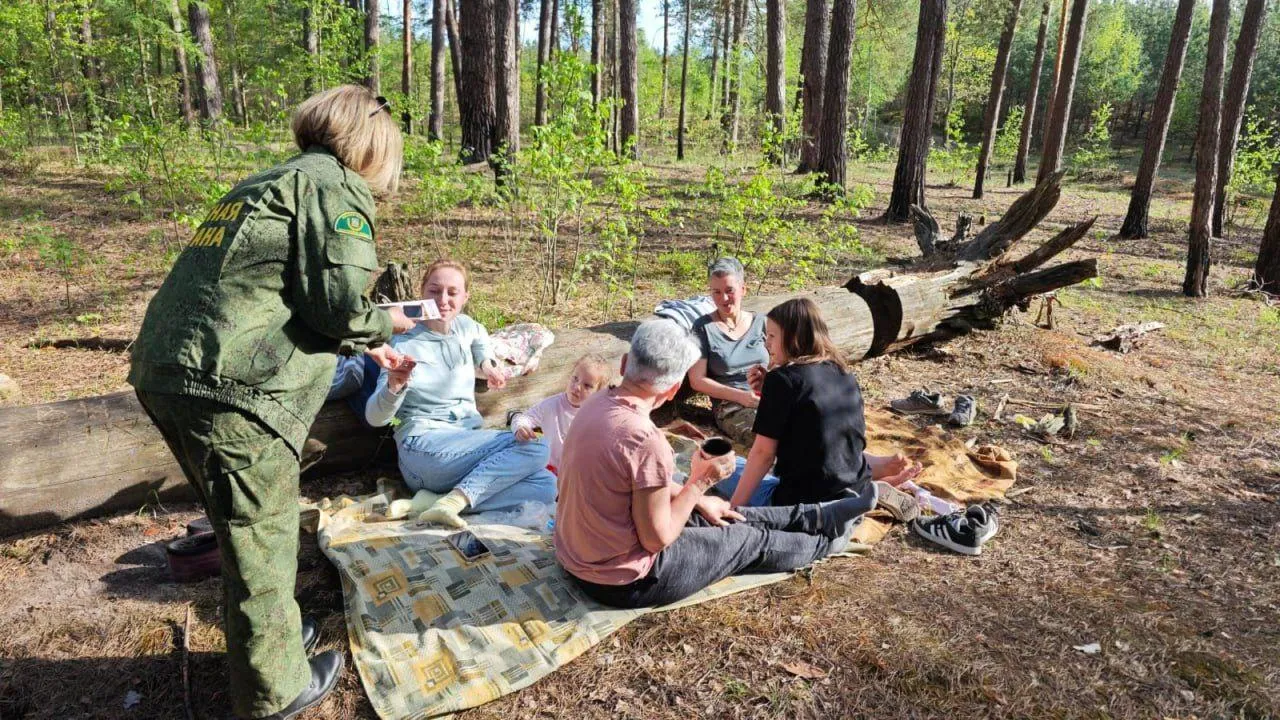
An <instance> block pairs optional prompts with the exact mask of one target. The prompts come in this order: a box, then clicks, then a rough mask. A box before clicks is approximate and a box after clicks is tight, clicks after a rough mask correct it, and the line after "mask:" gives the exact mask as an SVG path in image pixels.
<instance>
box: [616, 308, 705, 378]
mask: <svg viewBox="0 0 1280 720" xmlns="http://www.w3.org/2000/svg"><path fill="white" fill-rule="evenodd" d="M700 357H702V349H701V348H700V347H699V346H698V342H697V340H695V339H694V337H693V334H692V333H690V332H689V331H688V330H685V329H684V328H682V327H680V326H679V325H677V324H675V323H674V322H672V321H670V320H663V319H658V320H648V321H645V322H642V323H640V327H638V328H636V332H635V334H634V335H632V336H631V349H630V350H629V351H627V369H626V372H625V373H624V377H625V378H626V379H627V380H630V381H632V382H634V383H637V384H640V385H645V386H648V387H649V388H650V389H652V390H655V391H658V392H663V391H665V390H667V389H669V388H670V387H671V386H672V385H677V384H679V383H680V381H682V380H683V379H684V375H685V373H687V372H689V368H691V367H693V364H694V363H695V362H697V361H698V358H700Z"/></svg>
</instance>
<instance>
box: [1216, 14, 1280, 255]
mask: <svg viewBox="0 0 1280 720" xmlns="http://www.w3.org/2000/svg"><path fill="white" fill-rule="evenodd" d="M1266 10H1267V3H1266V0H1249V2H1248V4H1246V5H1245V7H1244V15H1243V16H1242V17H1241V19H1240V34H1239V35H1237V36H1236V48H1235V54H1234V55H1232V59H1231V76H1230V79H1229V80H1228V82H1227V91H1226V94H1225V95H1224V96H1223V99H1222V141H1221V143H1220V147H1219V150H1218V186H1217V189H1216V191H1215V192H1214V195H1213V236H1214V237H1222V236H1223V234H1222V221H1223V217H1225V215H1226V212H1225V211H1226V204H1227V183H1229V182H1231V173H1232V172H1233V171H1234V170H1235V162H1236V143H1237V142H1239V140H1240V124H1241V122H1242V121H1243V119H1244V104H1245V101H1246V100H1248V99H1249V80H1250V78H1251V77H1252V75H1253V59H1254V55H1255V53H1256V52H1257V50H1258V35H1259V34H1260V33H1261V32H1262V26H1263V25H1265V24H1266V23H1267V16H1266V15H1267V13H1266Z"/></svg>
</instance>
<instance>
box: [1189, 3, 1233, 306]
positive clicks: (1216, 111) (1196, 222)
mask: <svg viewBox="0 0 1280 720" xmlns="http://www.w3.org/2000/svg"><path fill="white" fill-rule="evenodd" d="M1230 24H1231V0H1213V14H1212V15H1211V16H1210V18H1209V44H1208V46H1207V48H1206V50H1205V60H1204V83H1203V85H1202V86H1201V87H1202V90H1201V92H1200V113H1199V117H1200V129H1199V130H1198V131H1197V132H1196V187H1195V192H1194V194H1193V195H1192V198H1191V227H1190V228H1189V230H1188V232H1187V274H1186V277H1184V278H1183V280H1182V293H1183V294H1184V295H1186V296H1188V297H1205V296H1207V295H1208V294H1209V263H1210V262H1212V259H1211V257H1210V241H1211V240H1212V236H1213V193H1214V190H1215V189H1216V188H1217V187H1218V143H1219V140H1220V139H1221V131H1222V80H1223V76H1224V75H1225V68H1226V64H1227V30H1228V26H1229V25H1230Z"/></svg>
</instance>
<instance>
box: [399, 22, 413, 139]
mask: <svg viewBox="0 0 1280 720" xmlns="http://www.w3.org/2000/svg"><path fill="white" fill-rule="evenodd" d="M401 19H402V22H403V24H404V32H403V33H402V35H403V37H402V38H400V40H401V49H400V55H401V58H402V59H401V61H400V92H401V93H402V94H404V110H402V111H401V112H400V124H401V125H402V126H403V127H404V134H405V135H412V134H413V113H411V112H409V107H410V106H411V105H412V104H413V102H412V97H413V94H412V93H413V82H412V79H413V3H412V0H404V2H403V6H402V8H401Z"/></svg>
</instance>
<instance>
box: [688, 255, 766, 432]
mask: <svg viewBox="0 0 1280 720" xmlns="http://www.w3.org/2000/svg"><path fill="white" fill-rule="evenodd" d="M707 275H708V278H707V282H708V285H709V286H710V292H711V300H712V302H714V303H715V306H716V309H715V311H714V312H711V313H708V314H706V315H703V316H702V317H700V318H698V320H697V321H696V322H695V323H694V324H693V333H694V335H696V336H697V338H698V342H699V343H700V344H701V345H702V358H701V359H700V360H698V362H697V363H695V364H694V366H693V368H691V369H690V370H689V385H691V386H692V387H693V389H694V390H696V391H698V392H700V393H704V394H706V395H707V396H708V397H710V398H711V405H712V408H713V409H714V411H715V418H716V427H718V428H719V429H720V431H721V432H723V433H724V434H725V435H726V436H728V437H729V438H731V439H732V440H734V441H735V442H738V443H741V444H743V445H747V446H750V445H751V443H752V441H753V440H754V436H753V435H752V434H751V426H752V425H753V424H754V423H755V419H756V406H757V405H758V404H759V402H760V398H759V397H757V396H756V395H755V394H754V393H753V392H752V391H751V386H750V385H749V384H748V383H747V371H748V370H749V369H751V368H752V367H753V366H756V365H765V366H767V365H768V364H769V352H768V351H767V350H766V349H765V345H764V321H765V317H764V315H757V314H754V313H750V312H747V311H746V310H744V309H743V308H742V301H743V299H744V298H745V296H746V293H747V288H746V277H745V274H744V272H743V268H742V263H740V262H738V260H737V259H736V258H731V257H724V258H720V259H719V260H716V261H715V262H714V263H712V264H711V267H710V268H709V269H708V271H707Z"/></svg>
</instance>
